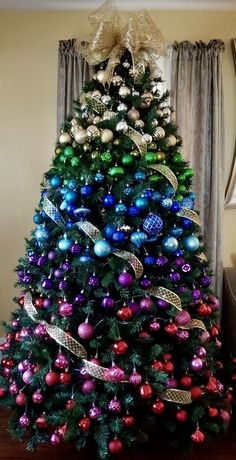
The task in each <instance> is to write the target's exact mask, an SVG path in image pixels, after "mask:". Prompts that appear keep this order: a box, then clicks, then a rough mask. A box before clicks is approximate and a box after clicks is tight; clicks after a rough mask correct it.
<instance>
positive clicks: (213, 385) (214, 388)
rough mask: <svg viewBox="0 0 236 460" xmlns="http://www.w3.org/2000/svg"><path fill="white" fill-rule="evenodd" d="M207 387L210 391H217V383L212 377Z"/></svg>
mask: <svg viewBox="0 0 236 460" xmlns="http://www.w3.org/2000/svg"><path fill="white" fill-rule="evenodd" d="M205 389H206V390H207V391H208V392H209V393H215V392H216V391H217V384H216V383H215V382H214V381H213V380H212V379H210V380H209V382H208V384H207V385H205Z"/></svg>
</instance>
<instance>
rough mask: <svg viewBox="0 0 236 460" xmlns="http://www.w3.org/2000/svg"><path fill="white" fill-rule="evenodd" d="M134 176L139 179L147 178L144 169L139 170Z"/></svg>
mask: <svg viewBox="0 0 236 460" xmlns="http://www.w3.org/2000/svg"><path fill="white" fill-rule="evenodd" d="M134 178H135V179H136V180H138V181H140V180H144V179H146V173H145V172H144V171H137V172H136V173H135V175H134Z"/></svg>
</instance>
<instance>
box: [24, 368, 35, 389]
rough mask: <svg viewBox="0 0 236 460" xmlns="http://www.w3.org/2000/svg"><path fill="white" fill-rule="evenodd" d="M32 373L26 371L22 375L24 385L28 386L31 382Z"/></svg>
mask: <svg viewBox="0 0 236 460" xmlns="http://www.w3.org/2000/svg"><path fill="white" fill-rule="evenodd" d="M32 378H33V372H32V371H31V370H29V369H28V370H27V371H25V372H24V373H23V374H22V380H23V382H24V383H25V384H26V385H29V384H30V383H31V382H32Z"/></svg>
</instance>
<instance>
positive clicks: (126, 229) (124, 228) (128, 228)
mask: <svg viewBox="0 0 236 460" xmlns="http://www.w3.org/2000/svg"><path fill="white" fill-rule="evenodd" d="M120 230H121V231H122V232H124V233H130V232H131V230H132V228H131V227H130V226H129V225H125V224H124V225H122V226H121V227H120Z"/></svg>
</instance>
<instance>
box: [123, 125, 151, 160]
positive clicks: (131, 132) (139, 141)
mask: <svg viewBox="0 0 236 460" xmlns="http://www.w3.org/2000/svg"><path fill="white" fill-rule="evenodd" d="M124 134H125V136H128V137H129V138H130V139H131V140H132V141H133V142H134V144H135V145H136V146H137V148H138V150H139V152H140V154H141V156H143V155H144V154H145V153H146V151H147V142H146V141H145V140H144V139H143V136H142V134H140V133H139V132H138V131H136V130H135V129H133V128H131V127H130V126H129V127H128V131H126V133H124Z"/></svg>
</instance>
